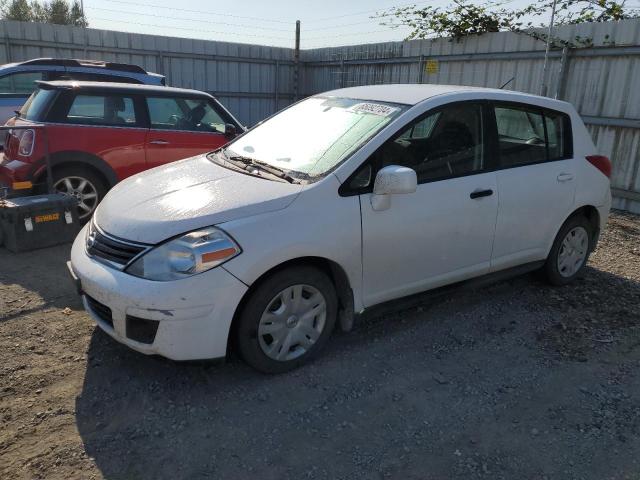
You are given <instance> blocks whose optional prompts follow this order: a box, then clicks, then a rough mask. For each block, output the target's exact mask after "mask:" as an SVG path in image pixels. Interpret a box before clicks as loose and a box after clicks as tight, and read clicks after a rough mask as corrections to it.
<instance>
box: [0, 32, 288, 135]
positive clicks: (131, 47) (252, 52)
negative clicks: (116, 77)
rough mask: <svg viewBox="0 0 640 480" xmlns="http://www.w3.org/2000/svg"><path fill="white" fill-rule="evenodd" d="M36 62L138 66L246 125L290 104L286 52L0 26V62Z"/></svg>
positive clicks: (151, 37) (120, 34) (131, 35)
mask: <svg viewBox="0 0 640 480" xmlns="http://www.w3.org/2000/svg"><path fill="white" fill-rule="evenodd" d="M38 57H58V58H83V59H91V60H106V61H114V62H124V63H133V64H136V65H140V66H141V67H143V68H145V69H146V70H148V71H152V72H157V73H162V74H164V75H165V76H166V77H167V84H168V85H172V86H176V87H183V88H195V89H197V90H204V91H207V92H209V93H212V94H214V95H215V96H216V97H218V98H219V99H220V101H222V102H223V103H224V104H225V106H226V107H227V108H229V109H230V110H231V111H232V112H233V113H234V114H235V115H236V116H237V117H238V118H239V119H240V121H242V122H243V123H245V124H247V125H253V124H255V123H257V122H259V121H260V120H262V119H264V118H265V117H266V116H268V115H270V114H272V113H274V112H276V111H278V110H279V109H281V108H283V107H284V106H286V105H288V104H290V103H291V102H292V101H293V90H292V88H293V84H294V82H293V76H294V62H293V51H292V50H291V49H289V48H276V47H265V46H260V45H247V44H239V43H227V42H212V41H207V40H193V39H186V38H174V37H162V36H157V35H142V34H135V33H123V32H113V31H109V30H96V29H91V28H87V29H84V28H80V27H69V26H62V25H48V24H41V23H25V22H13V21H0V63H8V62H19V61H23V60H29V59H31V58H38Z"/></svg>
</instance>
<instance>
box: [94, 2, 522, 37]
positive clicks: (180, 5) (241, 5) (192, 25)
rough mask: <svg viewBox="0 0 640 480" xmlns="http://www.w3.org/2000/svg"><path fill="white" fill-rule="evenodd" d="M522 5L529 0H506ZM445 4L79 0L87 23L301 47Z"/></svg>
mask: <svg viewBox="0 0 640 480" xmlns="http://www.w3.org/2000/svg"><path fill="white" fill-rule="evenodd" d="M507 2H508V3H509V5H510V6H518V7H521V6H523V5H526V4H527V2H528V0H507ZM429 4H431V5H434V6H437V5H442V6H444V5H447V4H449V1H448V0H432V1H430V2H424V1H422V2H421V1H415V2H407V0H395V1H394V0H319V1H318V0H315V1H305V0H228V1H224V0H222V1H215V0H182V1H181V2H176V0H84V9H85V13H86V16H87V18H88V21H89V26H90V27H93V28H100V29H106V30H118V31H125V32H135V33H149V34H154V35H166V36H175V37H187V38H199V39H205V40H219V41H227V42H241V43H254V44H261V45H274V46H280V47H293V46H294V38H295V22H296V20H300V21H301V45H300V46H301V48H303V49H305V48H319V47H329V46H336V45H351V44H361V43H374V42H387V41H397V40H403V39H404V38H405V37H406V36H407V34H408V33H409V31H410V30H409V29H408V28H398V29H391V28H389V27H386V26H383V25H380V24H379V22H380V20H379V19H375V18H371V17H372V16H375V15H376V13H377V12H382V11H385V10H386V9H388V8H390V7H394V6H407V5H417V6H427V5H429Z"/></svg>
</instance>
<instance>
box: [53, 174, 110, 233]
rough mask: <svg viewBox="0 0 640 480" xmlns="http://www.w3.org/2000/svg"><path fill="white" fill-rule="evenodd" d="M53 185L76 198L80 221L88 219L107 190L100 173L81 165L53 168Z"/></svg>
mask: <svg viewBox="0 0 640 480" xmlns="http://www.w3.org/2000/svg"><path fill="white" fill-rule="evenodd" d="M53 186H54V189H55V190H56V191H57V192H60V193H64V194H67V195H71V196H74V197H76V198H77V199H78V219H79V220H80V223H86V222H87V221H89V219H90V218H91V216H92V215H93V212H94V211H95V209H96V207H97V206H98V204H99V203H100V202H101V201H102V199H103V198H104V196H105V195H106V194H107V190H108V188H107V186H106V185H105V182H104V180H103V179H102V178H101V177H100V175H98V174H97V173H95V172H94V171H93V170H91V169H89V168H86V167H82V166H68V167H61V168H57V169H55V170H54V171H53ZM80 187H82V188H80ZM90 195H91V196H90Z"/></svg>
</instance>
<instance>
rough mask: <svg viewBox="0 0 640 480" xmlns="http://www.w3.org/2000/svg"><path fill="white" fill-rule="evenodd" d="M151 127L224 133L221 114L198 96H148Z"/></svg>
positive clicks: (223, 122)
mask: <svg viewBox="0 0 640 480" xmlns="http://www.w3.org/2000/svg"><path fill="white" fill-rule="evenodd" d="M147 105H148V107H149V119H150V121H151V128H155V129H162V130H186V131H192V132H218V133H224V124H225V121H224V120H223V118H222V116H221V115H220V114H219V113H218V112H217V111H216V110H215V109H214V107H213V106H212V105H211V104H210V103H209V102H208V101H207V100H206V99H200V98H173V97H148V98H147Z"/></svg>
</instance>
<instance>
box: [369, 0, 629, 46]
mask: <svg viewBox="0 0 640 480" xmlns="http://www.w3.org/2000/svg"><path fill="white" fill-rule="evenodd" d="M507 3H508V2H507ZM624 3H625V2H624V1H622V2H617V1H612V0H558V2H557V6H556V19H555V23H556V25H563V24H572V23H583V22H604V21H610V20H623V19H625V18H632V17H638V16H639V15H640V11H638V10H633V9H626V8H625V6H624ZM552 5H553V0H542V1H537V2H533V3H531V4H530V5H529V6H527V7H524V8H521V9H512V8H506V7H505V6H504V3H501V2H500V1H499V0H492V1H489V2H488V3H485V4H482V5H474V4H473V3H471V2H470V1H469V0H453V2H452V3H451V4H450V5H448V6H446V7H434V6H427V7H423V8H418V7H416V6H415V5H413V6H408V7H396V8H392V9H390V10H388V11H386V12H382V13H380V14H378V15H377V18H380V19H381V20H382V22H381V24H382V25H387V26H389V27H391V28H398V27H399V26H408V27H410V28H411V29H412V30H411V33H410V34H409V35H408V37H407V39H408V40H409V39H413V38H430V37H451V38H453V39H456V40H460V39H461V38H462V37H465V36H467V35H479V34H482V33H488V32H499V31H516V32H522V31H527V33H529V32H531V31H532V29H533V28H537V27H542V26H545V24H546V23H547V22H548V19H549V15H550V13H551V8H552Z"/></svg>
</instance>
